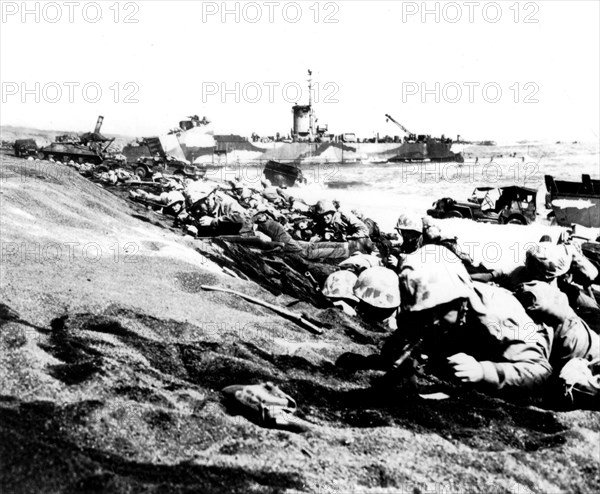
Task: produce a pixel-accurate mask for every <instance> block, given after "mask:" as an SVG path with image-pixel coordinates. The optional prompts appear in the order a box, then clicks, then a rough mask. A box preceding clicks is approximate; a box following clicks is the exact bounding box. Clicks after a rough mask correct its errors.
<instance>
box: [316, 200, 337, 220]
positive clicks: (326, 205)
mask: <svg viewBox="0 0 600 494" xmlns="http://www.w3.org/2000/svg"><path fill="white" fill-rule="evenodd" d="M335 211H336V209H335V206H334V204H333V202H332V201H328V200H327V199H322V200H320V201H319V202H317V204H315V206H314V212H315V214H316V215H319V216H320V215H323V214H327V213H335Z"/></svg>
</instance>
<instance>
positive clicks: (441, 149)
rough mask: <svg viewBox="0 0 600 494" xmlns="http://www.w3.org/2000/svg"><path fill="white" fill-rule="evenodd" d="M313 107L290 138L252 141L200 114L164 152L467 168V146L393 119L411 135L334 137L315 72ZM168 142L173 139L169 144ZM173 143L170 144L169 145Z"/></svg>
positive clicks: (229, 160) (201, 159)
mask: <svg viewBox="0 0 600 494" xmlns="http://www.w3.org/2000/svg"><path fill="white" fill-rule="evenodd" d="M308 90H309V91H308V94H309V101H308V104H307V105H302V104H296V105H294V106H293V107H292V126H291V128H290V131H289V133H288V134H287V135H285V134H281V133H279V132H278V133H277V134H276V135H275V136H262V137H261V136H259V135H258V134H256V133H252V136H251V138H250V140H249V139H248V138H246V137H242V136H239V135H236V134H214V131H212V130H211V127H210V124H211V122H210V119H207V118H206V117H203V118H202V119H200V117H198V116H196V115H194V116H193V117H188V120H182V121H181V122H179V128H178V129H176V130H175V131H172V132H171V133H170V134H169V135H168V136H162V137H160V138H159V139H160V140H161V142H162V144H163V147H164V148H165V149H166V150H167V152H168V154H170V155H173V156H175V157H177V158H178V159H183V158H185V159H187V160H189V161H190V162H192V163H196V164H206V165H215V166H221V165H223V166H224V165H231V164H236V163H259V164H266V163H267V162H269V161H275V162H278V163H285V164H294V165H295V166H301V165H306V164H324V163H336V164H354V163H386V162H391V163H394V162H401V163H413V162H416V163H425V162H454V163H463V162H464V158H463V155H462V145H461V144H460V143H459V142H455V141H453V140H452V139H450V138H446V137H444V136H442V137H440V138H435V137H431V136H429V135H416V134H413V133H411V132H408V130H407V129H406V128H405V127H404V126H403V125H401V124H399V123H398V122H396V120H394V119H393V118H392V117H390V116H389V115H386V117H387V118H388V121H392V122H394V123H395V124H396V125H398V126H399V127H400V128H401V129H402V130H403V132H404V133H405V134H407V135H405V136H404V137H401V136H398V135H395V136H393V137H391V136H385V137H382V138H379V136H377V137H371V138H361V137H360V136H356V134H355V133H353V132H349V131H348V130H350V129H344V131H342V132H339V133H332V132H330V129H329V126H328V125H327V124H323V123H320V122H319V119H318V118H317V116H316V113H315V109H314V105H313V103H312V93H313V84H312V73H311V72H310V71H309V79H308ZM167 138H168V139H167ZM167 141H168V142H167ZM132 148H134V147H133V146H127V147H126V148H125V149H124V150H123V154H125V156H127V159H128V160H129V161H135V159H137V158H138V157H139V156H140V153H142V154H143V153H144V152H145V151H144V150H139V149H138V150H136V149H132Z"/></svg>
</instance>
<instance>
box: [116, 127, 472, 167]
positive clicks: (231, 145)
mask: <svg viewBox="0 0 600 494" xmlns="http://www.w3.org/2000/svg"><path fill="white" fill-rule="evenodd" d="M199 130H200V129H193V130H190V131H187V132H183V133H182V134H181V135H180V136H179V137H178V138H176V137H175V136H174V135H169V136H163V137H159V138H158V139H160V141H161V143H162V147H163V148H164V150H165V153H166V154H170V155H172V156H174V157H176V158H178V159H186V160H189V161H190V162H191V163H197V164H206V165H215V166H219V165H223V166H224V165H227V164H231V163H266V162H268V161H277V162H280V163H294V164H297V165H302V164H319V163H342V164H352V163H386V162H405V163H415V162H416V163H419V162H457V163H462V162H464V159H463V155H462V145H457V144H453V143H449V142H443V141H440V140H437V139H432V140H430V141H427V142H386V143H383V142H379V143H372V142H370V143H366V142H361V143H342V142H321V143H317V142H314V143H311V142H268V143H262V142H250V141H248V140H246V139H245V138H243V137H240V136H237V135H215V136H212V135H210V136H209V135H208V134H204V135H201V136H200V135H198V131H199ZM194 134H197V135H194ZM209 137H210V139H208V138H209ZM150 153H151V151H150V150H149V149H148V150H147V149H144V146H136V147H126V148H125V149H124V150H123V154H125V156H126V157H127V159H128V161H135V159H131V158H134V157H135V158H137V157H139V156H140V155H143V154H150Z"/></svg>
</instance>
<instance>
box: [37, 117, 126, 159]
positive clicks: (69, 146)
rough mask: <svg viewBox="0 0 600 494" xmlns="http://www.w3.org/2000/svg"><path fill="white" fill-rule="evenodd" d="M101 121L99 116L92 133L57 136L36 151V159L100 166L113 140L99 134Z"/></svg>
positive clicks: (102, 118)
mask: <svg viewBox="0 0 600 494" xmlns="http://www.w3.org/2000/svg"><path fill="white" fill-rule="evenodd" d="M103 121H104V117H103V116H102V115H100V116H99V117H98V120H97V121H96V127H95V128H94V131H93V132H86V133H84V134H81V135H79V136H78V135H70V134H66V135H62V136H57V137H56V139H55V141H54V142H53V143H51V144H50V145H48V146H46V147H43V148H42V149H40V150H39V151H38V158H39V159H54V160H56V161H62V162H65V163H66V162H69V161H74V162H76V163H91V164H93V165H99V164H101V163H102V162H103V161H104V159H105V157H106V151H107V149H108V147H109V146H110V145H111V144H112V143H113V141H114V140H115V138H114V137H113V138H112V139H109V138H108V137H105V136H103V135H102V134H101V133H100V129H101V128H102V122H103Z"/></svg>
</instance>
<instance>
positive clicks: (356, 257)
mask: <svg viewBox="0 0 600 494" xmlns="http://www.w3.org/2000/svg"><path fill="white" fill-rule="evenodd" d="M338 266H339V267H340V268H342V269H353V270H355V271H356V272H357V273H360V272H362V271H364V270H365V269H369V268H373V267H375V266H381V259H379V258H378V257H376V256H374V255H373V254H364V253H362V252H357V253H355V254H352V255H351V256H350V257H349V258H348V259H346V260H344V261H342V262H340V263H339V264H338Z"/></svg>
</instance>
